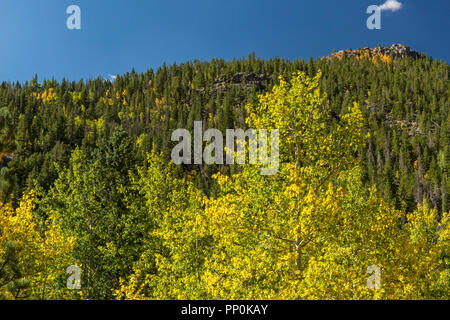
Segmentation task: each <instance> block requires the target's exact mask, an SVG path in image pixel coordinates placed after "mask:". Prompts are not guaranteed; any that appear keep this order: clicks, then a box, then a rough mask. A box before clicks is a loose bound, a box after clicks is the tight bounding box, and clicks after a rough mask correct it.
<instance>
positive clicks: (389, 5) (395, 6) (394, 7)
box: [380, 0, 403, 11]
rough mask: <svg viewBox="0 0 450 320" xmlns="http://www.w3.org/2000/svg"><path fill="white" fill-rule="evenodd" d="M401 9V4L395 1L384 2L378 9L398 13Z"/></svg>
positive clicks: (387, 0)
mask: <svg viewBox="0 0 450 320" xmlns="http://www.w3.org/2000/svg"><path fill="white" fill-rule="evenodd" d="M402 7H403V4H402V3H401V2H399V1H397V0H386V2H385V3H383V4H382V5H381V6H380V9H381V10H382V11H383V10H391V11H398V10H400V9H401V8H402Z"/></svg>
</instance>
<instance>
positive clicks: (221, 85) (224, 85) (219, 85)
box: [197, 72, 270, 96]
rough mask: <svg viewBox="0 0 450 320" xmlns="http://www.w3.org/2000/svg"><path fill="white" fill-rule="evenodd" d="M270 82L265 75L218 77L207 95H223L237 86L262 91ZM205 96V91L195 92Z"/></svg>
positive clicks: (245, 73) (241, 73) (251, 74)
mask: <svg viewBox="0 0 450 320" xmlns="http://www.w3.org/2000/svg"><path fill="white" fill-rule="evenodd" d="M269 80H270V78H269V77H268V76H266V75H265V74H256V73H254V72H239V73H236V74H234V75H233V76H231V78H228V79H227V78H226V77H220V78H217V79H216V80H215V81H214V83H213V85H212V86H211V87H210V88H209V94H210V95H212V96H216V95H217V93H218V92H221V93H225V92H226V91H227V90H229V89H230V88H232V87H233V86H239V87H241V88H245V89H248V90H257V91H262V90H264V89H266V86H267V82H268V81H269ZM197 91H198V92H200V93H202V94H205V93H206V89H205V88H202V89H199V90H197Z"/></svg>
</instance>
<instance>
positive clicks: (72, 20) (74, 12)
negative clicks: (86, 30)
mask: <svg viewBox="0 0 450 320" xmlns="http://www.w3.org/2000/svg"><path fill="white" fill-rule="evenodd" d="M66 13H67V14H70V16H69V17H68V18H67V21H66V26H67V29H69V30H74V29H76V30H80V29H81V9H80V7H79V6H77V5H71V6H68V7H67V10H66Z"/></svg>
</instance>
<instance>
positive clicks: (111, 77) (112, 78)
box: [108, 74, 117, 81]
mask: <svg viewBox="0 0 450 320" xmlns="http://www.w3.org/2000/svg"><path fill="white" fill-rule="evenodd" d="M108 75H109V77H110V80H111V81H114V80H116V78H117V76H114V75H112V74H108Z"/></svg>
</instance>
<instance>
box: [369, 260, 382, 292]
mask: <svg viewBox="0 0 450 320" xmlns="http://www.w3.org/2000/svg"><path fill="white" fill-rule="evenodd" d="M367 273H368V274H370V277H369V278H368V279H367V288H369V289H370V290H374V289H375V290H378V289H381V269H380V267H379V266H376V265H373V266H369V267H368V268H367Z"/></svg>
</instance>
